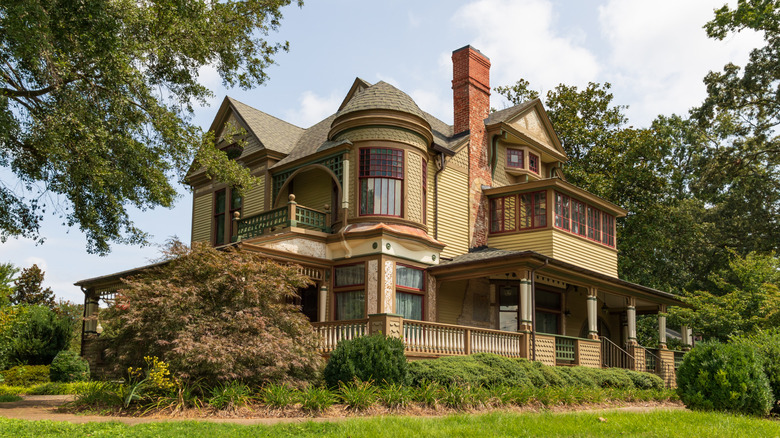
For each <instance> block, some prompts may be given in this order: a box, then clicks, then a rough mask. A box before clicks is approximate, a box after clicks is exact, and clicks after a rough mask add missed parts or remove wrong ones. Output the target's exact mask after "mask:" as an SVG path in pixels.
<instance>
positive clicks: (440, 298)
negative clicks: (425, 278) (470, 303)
mask: <svg viewBox="0 0 780 438" xmlns="http://www.w3.org/2000/svg"><path fill="white" fill-rule="evenodd" d="M465 294H466V280H462V281H447V282H444V283H442V285H441V287H440V289H439V291H438V292H437V294H436V301H437V303H438V307H437V309H436V315H437V318H438V321H437V322H441V323H443V324H457V323H458V317H460V314H461V313H462V312H463V297H464V296H465Z"/></svg>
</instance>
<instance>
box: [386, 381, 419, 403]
mask: <svg viewBox="0 0 780 438" xmlns="http://www.w3.org/2000/svg"><path fill="white" fill-rule="evenodd" d="M413 397H414V393H413V391H412V388H411V387H409V386H406V385H400V384H398V383H390V384H386V385H383V386H382V387H381V388H380V389H379V395H378V398H379V400H380V401H381V402H382V404H384V405H385V406H387V407H388V408H391V409H401V408H405V407H406V406H408V405H409V403H410V402H411V401H412V399H413Z"/></svg>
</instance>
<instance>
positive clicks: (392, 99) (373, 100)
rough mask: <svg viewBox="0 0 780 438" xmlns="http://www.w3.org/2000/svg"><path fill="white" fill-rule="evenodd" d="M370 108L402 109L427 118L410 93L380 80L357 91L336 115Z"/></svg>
mask: <svg viewBox="0 0 780 438" xmlns="http://www.w3.org/2000/svg"><path fill="white" fill-rule="evenodd" d="M370 109H388V110H394V111H401V112H405V113H409V114H414V115H416V116H418V117H420V118H421V119H425V114H424V113H423V112H422V110H420V107H418V106H417V104H416V103H414V100H412V98H411V97H409V95H408V94H406V93H404V92H403V91H401V90H399V89H398V88H395V87H394V86H392V85H390V84H388V83H387V82H384V81H379V82H377V83H376V84H374V85H371V86H370V87H368V88H366V89H364V90H362V91H359V92H357V93H355V96H354V97H353V98H352V99H350V101H349V102H347V104H346V105H344V108H343V109H342V110H341V111H339V112H338V113H336V117H340V116H343V115H345V114H349V113H353V112H356V111H363V110H370Z"/></svg>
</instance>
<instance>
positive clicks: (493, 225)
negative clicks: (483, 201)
mask: <svg viewBox="0 0 780 438" xmlns="http://www.w3.org/2000/svg"><path fill="white" fill-rule="evenodd" d="M516 202H517V197H516V196H515V195H511V196H504V197H502V198H494V199H491V200H490V231H491V232H494V233H500V232H503V231H514V230H515V217H516V216H517V209H516V208H515V206H516Z"/></svg>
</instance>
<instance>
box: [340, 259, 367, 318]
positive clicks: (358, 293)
mask: <svg viewBox="0 0 780 438" xmlns="http://www.w3.org/2000/svg"><path fill="white" fill-rule="evenodd" d="M365 275H366V267H365V263H358V264H355V265H347V266H339V267H337V268H335V269H334V275H333V276H334V280H333V286H334V289H335V292H334V297H335V308H336V320H337V321H341V320H346V319H362V318H365V317H366V294H365V291H364V290H363V289H362V287H363V286H364V284H365ZM338 288H352V289H354V288H359V289H358V290H338Z"/></svg>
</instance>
